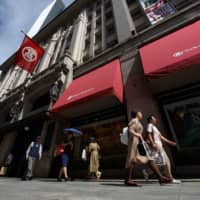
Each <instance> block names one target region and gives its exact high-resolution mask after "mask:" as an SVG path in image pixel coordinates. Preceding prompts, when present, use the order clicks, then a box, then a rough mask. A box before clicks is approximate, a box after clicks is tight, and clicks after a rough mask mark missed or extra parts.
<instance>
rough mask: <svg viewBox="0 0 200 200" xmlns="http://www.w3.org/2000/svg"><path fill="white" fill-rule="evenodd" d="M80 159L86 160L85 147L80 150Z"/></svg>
mask: <svg viewBox="0 0 200 200" xmlns="http://www.w3.org/2000/svg"><path fill="white" fill-rule="evenodd" d="M81 159H82V160H83V161H87V152H86V150H85V149H83V150H82V154H81Z"/></svg>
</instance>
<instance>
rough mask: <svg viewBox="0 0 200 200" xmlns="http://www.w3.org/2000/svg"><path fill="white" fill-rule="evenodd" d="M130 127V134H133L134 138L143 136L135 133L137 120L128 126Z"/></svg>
mask: <svg viewBox="0 0 200 200" xmlns="http://www.w3.org/2000/svg"><path fill="white" fill-rule="evenodd" d="M128 127H129V132H130V133H131V135H132V136H136V137H139V138H140V137H141V134H139V133H137V132H136V131H135V120H134V119H133V120H131V121H130V122H129V124H128Z"/></svg>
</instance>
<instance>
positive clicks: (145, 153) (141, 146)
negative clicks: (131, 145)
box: [138, 138, 151, 157]
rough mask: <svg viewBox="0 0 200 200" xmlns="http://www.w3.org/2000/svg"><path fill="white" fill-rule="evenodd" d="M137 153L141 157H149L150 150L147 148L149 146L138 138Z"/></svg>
mask: <svg viewBox="0 0 200 200" xmlns="http://www.w3.org/2000/svg"><path fill="white" fill-rule="evenodd" d="M138 151H139V153H140V155H142V156H149V157H151V150H150V148H149V145H148V144H147V143H146V142H145V141H144V140H143V139H141V138H140V141H139V144H138Z"/></svg>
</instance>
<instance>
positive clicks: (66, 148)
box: [57, 132, 73, 182]
mask: <svg viewBox="0 0 200 200" xmlns="http://www.w3.org/2000/svg"><path fill="white" fill-rule="evenodd" d="M59 146H60V147H62V148H63V149H62V150H61V149H60V152H61V154H60V155H59V157H60V162H61V168H60V171H59V174H58V178H57V180H58V181H60V182H61V181H62V177H63V175H64V180H65V181H68V180H69V176H68V164H69V160H70V156H71V154H72V150H73V133H71V132H68V133H67V137H66V139H64V142H63V143H62V144H61V145H59ZM60 147H59V148H60Z"/></svg>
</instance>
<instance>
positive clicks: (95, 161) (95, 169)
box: [88, 136, 101, 179]
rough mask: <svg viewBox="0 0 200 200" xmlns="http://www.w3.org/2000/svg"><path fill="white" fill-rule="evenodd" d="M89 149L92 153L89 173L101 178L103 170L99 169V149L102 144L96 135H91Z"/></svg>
mask: <svg viewBox="0 0 200 200" xmlns="http://www.w3.org/2000/svg"><path fill="white" fill-rule="evenodd" d="M88 151H89V153H90V165H89V174H90V176H94V177H95V178H97V179H99V178H100V177H101V172H100V171H99V151H100V146H99V144H98V143H97V141H96V137H95V136H93V137H90V143H89V146H88Z"/></svg>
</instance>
